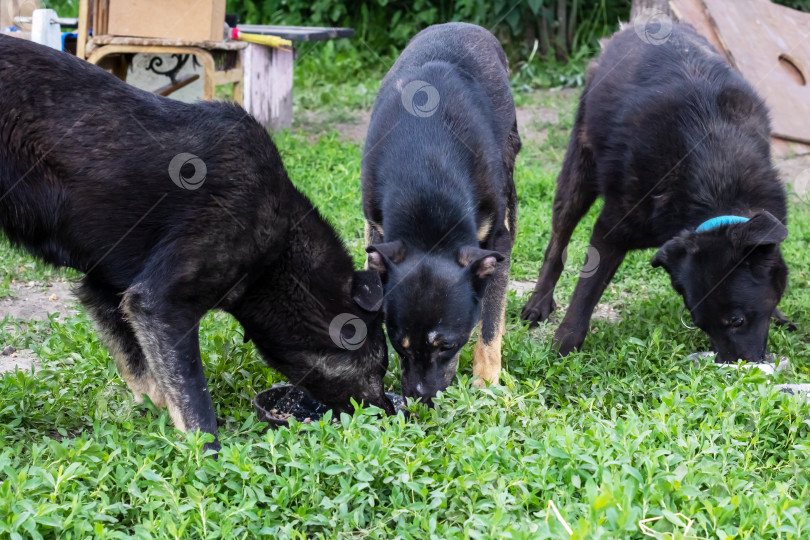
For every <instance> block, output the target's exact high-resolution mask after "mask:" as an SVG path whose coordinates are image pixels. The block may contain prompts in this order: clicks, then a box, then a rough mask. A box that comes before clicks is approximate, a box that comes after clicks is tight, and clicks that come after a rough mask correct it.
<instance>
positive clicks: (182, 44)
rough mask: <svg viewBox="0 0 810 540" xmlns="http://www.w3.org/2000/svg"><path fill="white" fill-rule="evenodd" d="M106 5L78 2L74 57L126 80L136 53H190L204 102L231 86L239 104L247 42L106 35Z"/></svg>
mask: <svg viewBox="0 0 810 540" xmlns="http://www.w3.org/2000/svg"><path fill="white" fill-rule="evenodd" d="M108 2H109V0H80V2H79V30H78V34H79V35H78V39H77V46H76V56H78V57H79V58H82V59H85V60H87V61H88V62H90V63H92V64H96V65H100V66H101V67H104V68H106V69H111V70H112V72H113V73H114V74H115V76H116V77H118V78H119V79H121V80H123V81H126V79H127V71H128V69H129V66H130V64H131V63H132V58H133V56H134V55H135V54H137V53H145V54H171V55H190V54H191V55H194V56H195V57H196V58H197V60H198V61H199V63H200V65H201V66H202V68H203V76H202V79H203V99H206V100H212V99H214V93H215V89H216V87H217V86H220V85H223V84H233V100H234V101H235V102H237V103H240V104H241V103H242V95H243V79H244V69H243V67H242V59H241V55H240V54H239V51H240V50H242V49H244V48H245V47H246V46H247V44H246V43H244V42H240V41H224V40H220V41H192V40H184V39H165V38H152V37H122V36H112V35H108V34H107V7H108ZM91 32H92V35H91ZM195 79H196V76H192V77H188V78H186V79H184V80H178V81H175V80H172V84H170V85H167V86H166V87H163V88H161V89H159V90H158V93H161V94H162V95H168V94H170V93H171V92H173V91H175V90H178V89H179V88H182V87H183V86H185V85H187V84H189V83H190V82H192V81H193V80H195Z"/></svg>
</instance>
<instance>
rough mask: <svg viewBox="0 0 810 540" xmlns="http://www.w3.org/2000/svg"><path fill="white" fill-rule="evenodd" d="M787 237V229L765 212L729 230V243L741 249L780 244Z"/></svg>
mask: <svg viewBox="0 0 810 540" xmlns="http://www.w3.org/2000/svg"><path fill="white" fill-rule="evenodd" d="M787 235H788V230H787V227H785V226H784V225H783V224H782V222H781V221H779V220H778V219H776V217H775V216H774V215H773V214H771V213H770V212H768V211H767V210H766V211H764V212H761V213H759V214H757V215H755V216H754V217H752V218H751V219H749V220H748V221H746V222H745V223H738V224H736V225H733V226H731V227H730V228H729V237H730V239H731V242H732V243H733V244H734V245H735V246H736V247H738V248H741V249H745V248H749V247H755V246H767V245H774V244H781V243H782V242H783V241H784V240H785V238H787Z"/></svg>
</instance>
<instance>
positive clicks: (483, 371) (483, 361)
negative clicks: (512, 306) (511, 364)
mask: <svg viewBox="0 0 810 540" xmlns="http://www.w3.org/2000/svg"><path fill="white" fill-rule="evenodd" d="M501 304H502V306H503V307H502V309H500V310H499V316H498V321H497V322H496V324H497V326H496V328H497V331H496V332H495V333H494V335H492V336H489V337H490V339H489V341H487V339H486V338H484V327H485V324H484V323H483V321H482V323H481V335H480V336H479V337H478V341H476V342H475V350H474V351H473V376H474V377H477V379H475V380H474V381H473V383H474V384H476V385H478V386H483V385H484V384H485V381H486V382H489V383H490V384H498V377H499V376H500V373H501V346H502V345H503V336H504V334H506V296H505V295H504V297H503V299H502V302H501Z"/></svg>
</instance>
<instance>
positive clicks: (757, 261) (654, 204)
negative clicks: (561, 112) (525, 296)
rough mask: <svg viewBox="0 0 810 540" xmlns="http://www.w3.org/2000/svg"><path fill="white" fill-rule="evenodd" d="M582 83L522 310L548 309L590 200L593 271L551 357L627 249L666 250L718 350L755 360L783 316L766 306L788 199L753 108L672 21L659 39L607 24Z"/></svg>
mask: <svg viewBox="0 0 810 540" xmlns="http://www.w3.org/2000/svg"><path fill="white" fill-rule="evenodd" d="M587 79H588V80H587V83H586V85H585V90H584V91H583V93H582V97H581V98H580V103H579V110H578V111H577V115H576V120H575V123H574V128H573V132H572V134H571V141H570V143H569V146H568V151H567V153H566V156H565V161H564V163H563V167H562V170H561V172H560V175H559V177H558V179H557V194H556V197H555V199H554V217H553V229H552V236H551V242H550V243H549V246H548V248H547V250H546V255H545V260H544V261H543V266H542V268H541V269H540V278H539V280H538V282H537V287H536V288H535V290H534V293H533V294H532V297H531V299H530V300H529V302H528V303H527V304H526V306H525V307H524V308H523V313H522V317H523V319H524V320H527V321H530V322H532V323H536V322H537V321H543V320H545V319H547V318H548V316H549V314H550V313H551V311H553V310H554V309H555V304H554V300H553V298H552V295H553V292H554V286H555V284H556V283H557V280H558V279H559V277H560V272H561V271H562V268H563V250H564V248H565V247H566V245H567V244H568V241H569V239H570V238H571V233H572V232H573V230H574V227H575V226H576V224H577V222H578V221H579V220H580V219H581V218H582V216H583V215H584V214H585V213H586V212H587V210H588V208H589V207H590V206H591V204H593V202H594V201H595V199H596V197H597V196H600V195H601V196H603V197H604V199H605V205H604V209H603V210H602V213H601V214H600V216H599V219H598V220H597V221H596V225H595V226H594V229H593V234H592V236H591V246H592V247H593V248H594V250H593V253H594V254H595V255H596V256H598V257H599V261H598V267H597V268H596V270H595V271H594V272H593V273H592V275H591V276H590V277H581V278H580V279H579V281H578V282H577V286H576V289H575V290H574V294H573V297H572V299H571V305H570V307H569V308H568V311H567V312H566V314H565V317H564V319H563V321H562V323H561V324H560V327H559V329H558V330H557V333H556V343H557V345H558V346H559V353H560V355H565V354H568V353H569V352H570V351H571V350H573V349H575V348H578V347H579V346H580V345H582V342H583V341H584V339H585V335H586V333H587V330H588V323H589V321H590V318H591V313H592V312H593V309H594V307H595V306H596V304H597V302H598V301H599V298H600V296H601V295H602V292H603V291H604V289H605V287H606V286H607V284H608V283H609V282H610V280H611V279H612V277H613V274H614V273H615V272H616V270H617V269H618V267H619V265H620V264H621V262H622V260H623V259H624V256H625V254H626V253H627V252H628V251H629V250H631V249H643V248H649V247H656V246H663V247H662V248H661V249H660V250H659V251H658V253H656V255H655V257H654V258H653V260H652V264H653V266H663V267H664V268H665V269H666V270H667V272H669V274H670V276H671V278H672V285H673V287H674V288H675V290H676V291H678V292H679V293H680V294H681V295H682V296H683V298H684V303H685V305H686V308H687V309H689V311H690V312H691V314H692V318H693V320H694V322H695V324H697V326H698V327H700V328H701V329H703V330H704V331H705V332H706V333H707V334H709V336H710V338H711V341H712V345H713V347H714V349H715V350H716V351H717V352H718V353H719V354H718V356H719V359H720V360H722V361H728V362H733V361H736V360H737V359H738V358H742V359H744V360H759V359H761V358H762V357H763V356H764V354H765V347H766V343H767V338H768V327H769V324H770V318H771V316H772V315H776V316H777V317H778V318H780V320H783V319H784V318H783V317H782V316H781V314H779V312H778V311H777V310H776V306H777V304H778V303H779V300H780V298H781V297H782V293H783V292H784V290H785V285H786V281H787V267H786V265H785V263H784V261H783V259H782V256H781V254H780V251H779V244H780V243H781V242H782V241H783V240H784V239H785V237H786V236H787V229H786V227H785V225H784V223H785V221H786V202H785V199H786V196H785V191H784V187H783V186H782V184H781V183H780V181H779V179H778V177H777V174H776V171H775V170H774V168H773V167H772V165H771V158H770V124H769V119H768V111H767V110H766V108H765V105H764V103H763V102H762V100H761V99H760V98H759V97H757V95H756V93H755V92H754V90H753V89H752V88H751V86H750V85H749V84H748V83H747V82H746V81H745V80H744V79H743V77H742V76H741V75H740V74H739V73H737V72H736V71H734V70H733V69H732V68H731V67H730V66H729V65H728V64H727V63H726V62H725V60H724V59H723V58H722V57H721V56H720V55H719V54H718V53H717V52H716V51H715V50H714V49H712V47H711V45H709V43H708V42H707V41H706V40H705V39H703V38H702V37H701V36H700V35H698V34H697V32H695V30H694V29H693V28H692V27H691V26H688V25H682V24H676V25H675V26H674V27H673V29H672V33H671V35H670V36H669V39H668V40H667V41H666V42H665V43H662V44H660V45H653V44H650V43H647V42H645V41H644V40H642V39H641V38H640V37H639V36H637V35H636V33H635V32H634V29H633V28H628V29H624V30H622V31H620V32H618V33H617V34H616V35H614V36H613V37H612V38H611V39H610V40H609V41H608V43H607V44H606V46H605V48H604V51H603V53H602V54H601V56H600V57H599V58H598V59H596V60H595V62H593V63H592V65H591V66H589V70H588V78H587ZM712 218H717V219H714V220H713V219H712ZM707 220H708V221H707ZM587 264H588V265H590V266H593V264H594V261H591V262H588V263H587Z"/></svg>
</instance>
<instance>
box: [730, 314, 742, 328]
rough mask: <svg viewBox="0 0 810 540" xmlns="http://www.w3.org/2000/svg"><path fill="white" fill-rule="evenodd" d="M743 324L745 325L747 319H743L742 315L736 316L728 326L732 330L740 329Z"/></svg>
mask: <svg viewBox="0 0 810 540" xmlns="http://www.w3.org/2000/svg"><path fill="white" fill-rule="evenodd" d="M743 324H745V317H743V316H742V315H735V316H734V317H732V318H731V319H730V320H729V323H728V325H729V326H730V327H732V328H739V327H740V326H742V325H743Z"/></svg>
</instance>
